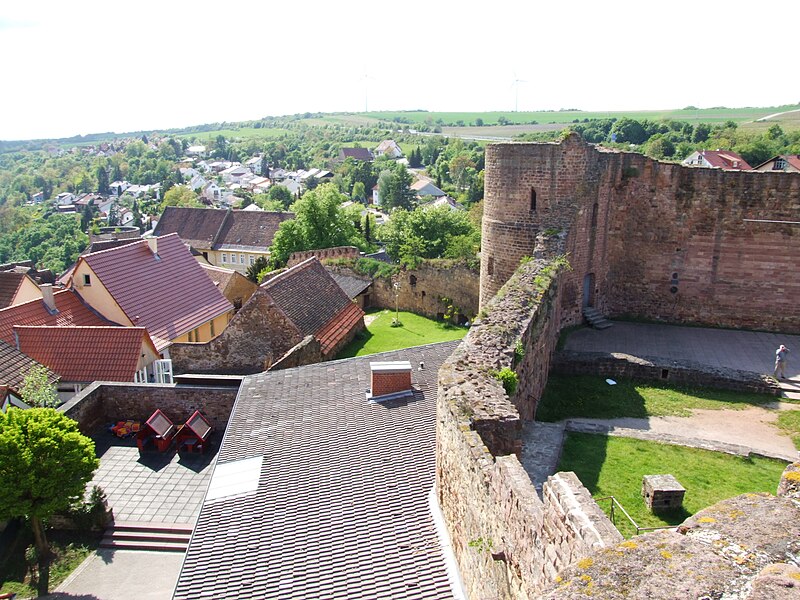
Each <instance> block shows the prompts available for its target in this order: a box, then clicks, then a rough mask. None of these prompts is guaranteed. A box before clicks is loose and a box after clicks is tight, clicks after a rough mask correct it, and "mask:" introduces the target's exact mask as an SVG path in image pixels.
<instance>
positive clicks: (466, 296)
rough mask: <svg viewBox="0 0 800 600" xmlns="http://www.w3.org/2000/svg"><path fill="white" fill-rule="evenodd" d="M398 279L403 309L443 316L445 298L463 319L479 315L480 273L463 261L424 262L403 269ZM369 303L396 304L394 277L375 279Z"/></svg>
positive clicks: (393, 305)
mask: <svg viewBox="0 0 800 600" xmlns="http://www.w3.org/2000/svg"><path fill="white" fill-rule="evenodd" d="M397 279H398V281H399V283H400V287H399V290H398V291H399V294H398V298H397V300H398V304H399V306H400V310H406V311H410V312H414V313H417V314H420V315H425V316H426V317H430V318H432V319H436V318H439V319H441V318H442V315H443V314H444V313H445V311H446V310H447V306H446V305H445V303H444V302H443V301H442V298H449V299H450V302H451V304H452V305H453V306H454V307H455V308H457V309H458V314H459V315H461V316H462V317H463V318H465V319H470V320H471V319H473V318H474V317H475V315H477V314H478V295H479V290H480V274H479V273H477V272H475V271H474V270H473V269H470V268H469V267H467V266H466V265H464V264H460V263H450V262H443V261H442V262H440V261H424V262H422V263H421V264H420V265H419V267H417V268H416V269H409V270H407V271H401V272H400V273H399V274H398V276H397ZM370 303H371V305H372V306H379V307H382V308H392V309H393V308H394V307H395V295H394V288H393V285H392V281H391V279H388V278H384V277H377V278H375V280H374V282H373V284H372V294H371V298H370Z"/></svg>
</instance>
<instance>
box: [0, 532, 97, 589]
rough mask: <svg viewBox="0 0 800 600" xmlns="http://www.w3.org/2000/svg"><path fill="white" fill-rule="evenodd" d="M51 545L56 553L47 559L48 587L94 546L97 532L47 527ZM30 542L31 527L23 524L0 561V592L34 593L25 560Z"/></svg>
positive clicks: (51, 586)
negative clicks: (48, 565)
mask: <svg viewBox="0 0 800 600" xmlns="http://www.w3.org/2000/svg"><path fill="white" fill-rule="evenodd" d="M47 538H48V541H49V542H50V546H51V547H52V549H53V552H54V553H55V558H54V559H53V562H52V563H50V590H51V591H52V590H54V589H55V588H56V587H57V586H59V585H60V584H61V582H62V581H64V580H65V579H66V578H67V577H68V576H69V574H70V573H72V572H73V571H74V570H75V569H76V568H77V567H78V565H80V564H81V563H82V562H83V561H84V560H85V559H86V557H88V556H89V555H90V554H91V553H92V552H94V551H95V550H97V548H98V547H99V545H100V535H99V534H93V533H90V532H78V531H49V532H48V533H47ZM32 544H33V534H32V532H31V530H30V527H28V526H25V527H23V529H22V530H21V531H20V534H19V536H18V537H17V539H16V541H15V542H14V544H13V547H12V548H11V549H10V551H9V553H8V556H7V558H6V560H5V561H4V562H3V563H2V564H0V593H3V594H5V593H15V594H17V595H18V596H20V597H23V598H35V597H36V583H35V581H32V580H31V573H30V571H29V569H28V567H27V564H26V562H25V549H26V548H27V547H28V546H30V545H32Z"/></svg>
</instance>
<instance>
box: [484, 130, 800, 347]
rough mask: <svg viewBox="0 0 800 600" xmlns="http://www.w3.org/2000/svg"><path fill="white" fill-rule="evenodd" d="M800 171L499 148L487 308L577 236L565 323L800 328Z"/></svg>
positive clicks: (489, 182)
mask: <svg viewBox="0 0 800 600" xmlns="http://www.w3.org/2000/svg"><path fill="white" fill-rule="evenodd" d="M799 215H800V174H796V173H783V172H780V173H778V172H776V173H770V172H766V173H763V172H755V171H724V170H720V169H705V168H698V167H687V166H682V165H678V164H673V163H664V162H659V161H656V160H653V159H650V158H647V157H645V156H643V155H640V154H634V153H625V152H612V151H603V150H599V149H597V148H595V147H593V146H590V145H588V144H586V143H584V142H583V141H582V140H581V139H580V137H579V136H578V135H577V134H572V135H570V136H569V137H567V138H566V139H565V140H564V141H563V142H561V143H560V144H498V145H490V146H488V147H487V152H486V190H485V207H484V224H483V251H482V262H481V270H482V280H481V305H482V306H483V305H484V304H485V303H486V302H488V300H489V299H490V298H491V297H492V296H493V295H494V294H495V293H496V292H497V291H498V290H499V289H500V287H501V286H502V285H503V283H504V282H505V281H507V280H508V278H509V277H510V276H511V274H512V273H513V272H514V270H515V269H516V266H517V265H518V264H519V261H520V259H521V258H522V257H524V256H538V255H540V254H539V252H540V249H539V246H540V244H541V240H542V239H546V238H547V237H548V236H550V237H552V236H554V235H565V234H566V236H567V243H566V252H567V255H568V258H569V262H570V265H571V266H572V272H571V273H569V274H567V275H566V277H565V280H564V283H563V286H564V289H563V301H562V323H563V324H565V325H566V324H570V323H574V322H579V321H580V318H581V317H580V313H581V308H582V307H583V306H584V305H590V306H594V307H596V308H598V309H599V310H600V311H601V312H606V313H608V314H610V315H611V316H631V317H635V318H646V319H652V320H661V321H665V322H694V323H698V324H705V325H712V326H726V327H745V328H753V329H764V330H771V331H784V332H792V333H796V332H798V331H800V303H798V302H796V298H797V297H798V295H799V294H800V278H798V277H795V276H794V267H795V264H794V263H795V262H796V257H797V256H800V223H799V222H800V216H799Z"/></svg>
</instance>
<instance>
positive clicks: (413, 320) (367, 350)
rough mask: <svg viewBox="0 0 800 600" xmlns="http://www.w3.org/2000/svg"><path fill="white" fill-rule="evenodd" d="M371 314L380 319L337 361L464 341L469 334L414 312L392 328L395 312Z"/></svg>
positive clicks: (461, 329) (381, 310) (464, 329)
mask: <svg viewBox="0 0 800 600" xmlns="http://www.w3.org/2000/svg"><path fill="white" fill-rule="evenodd" d="M367 314H368V315H377V318H376V319H375V320H374V321H372V323H370V324H369V325H368V326H367V328H366V329H365V330H364V331H363V332H362V333H360V334H359V335H358V336H357V337H356V339H354V340H353V341H352V342H350V344H348V345H347V346H346V347H345V348H343V349H342V351H341V352H339V354H338V355H337V356H336V358H351V357H353V356H364V355H365V354H376V353H378V352H388V351H389V350H400V349H401V348H411V347H413V346H422V345H424V344H433V343H436V342H449V341H452V340H460V339H461V338H463V337H464V336H465V335H466V334H467V329H466V328H465V327H456V326H453V325H450V324H449V323H442V322H441V321H434V320H433V319H429V318H427V317H422V316H420V315H416V314H414V313H410V312H404V311H400V323H402V326H401V327H392V321H393V320H394V318H395V312H394V311H393V310H387V309H376V310H370V311H367Z"/></svg>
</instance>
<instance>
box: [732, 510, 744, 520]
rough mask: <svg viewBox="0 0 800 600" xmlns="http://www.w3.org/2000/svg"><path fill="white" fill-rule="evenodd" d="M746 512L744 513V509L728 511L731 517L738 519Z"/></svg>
mask: <svg viewBox="0 0 800 600" xmlns="http://www.w3.org/2000/svg"><path fill="white" fill-rule="evenodd" d="M744 514H745V513H744V511H742V510H732V511H730V512H729V513H728V516H729V517H730V518H731V519H738V518H739V517H743V516H744Z"/></svg>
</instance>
